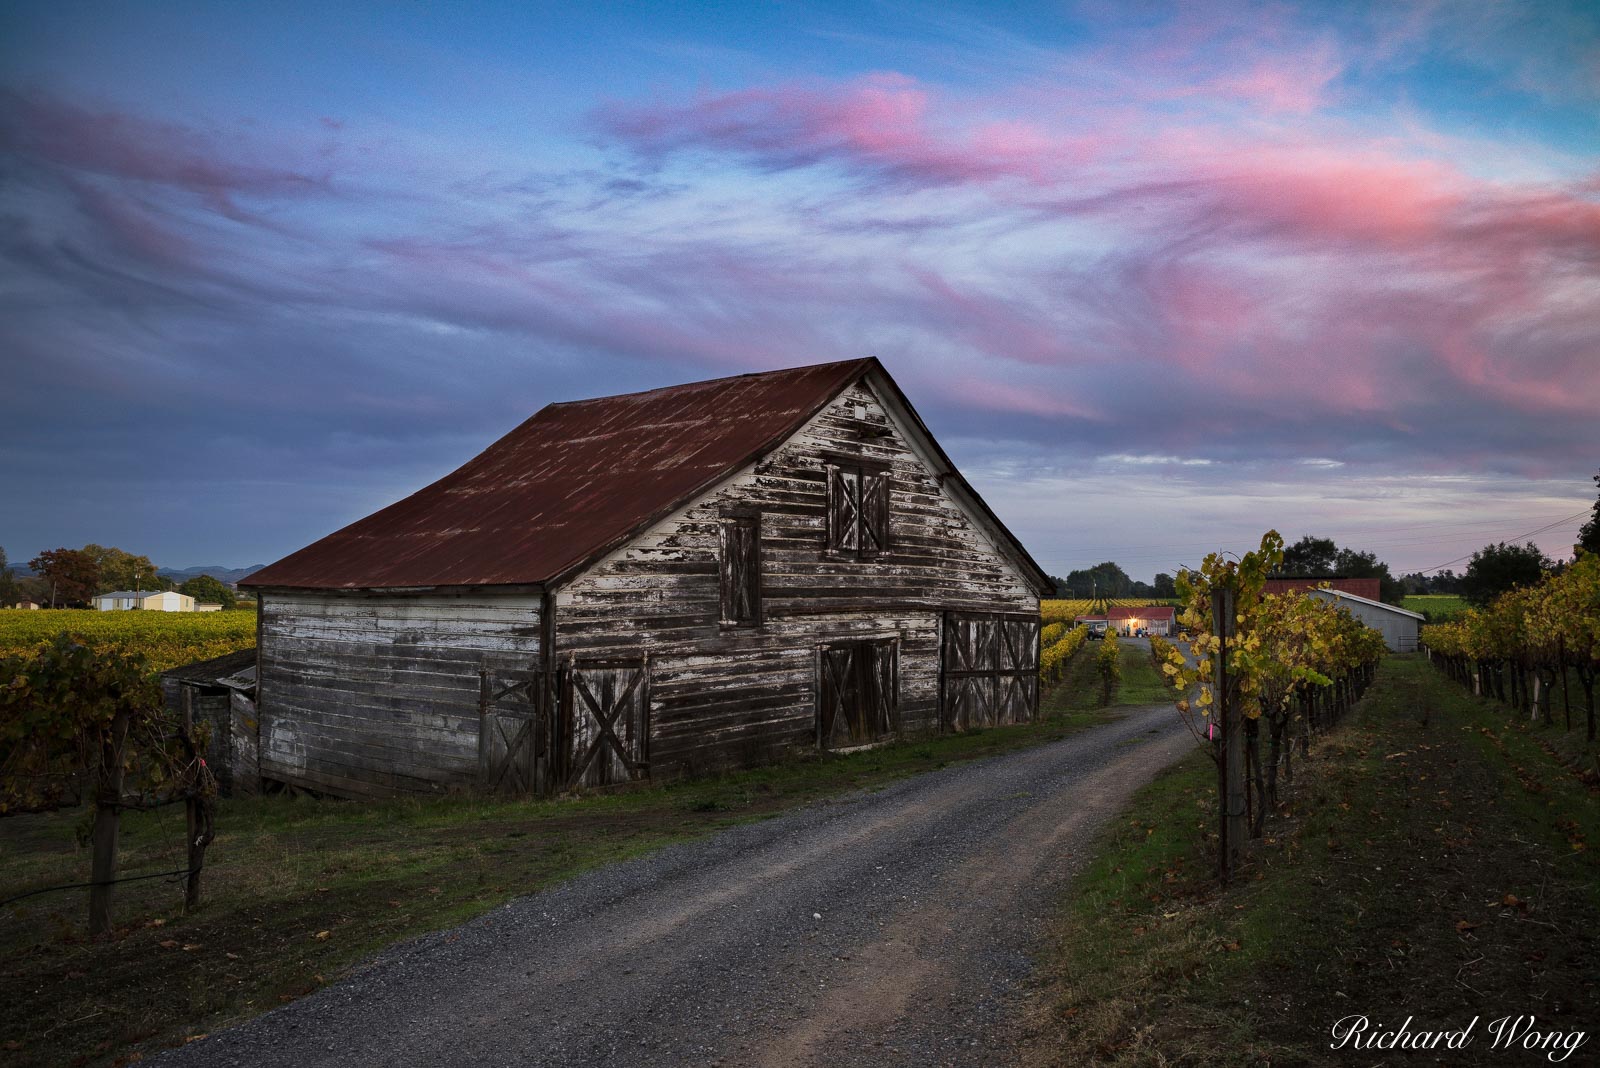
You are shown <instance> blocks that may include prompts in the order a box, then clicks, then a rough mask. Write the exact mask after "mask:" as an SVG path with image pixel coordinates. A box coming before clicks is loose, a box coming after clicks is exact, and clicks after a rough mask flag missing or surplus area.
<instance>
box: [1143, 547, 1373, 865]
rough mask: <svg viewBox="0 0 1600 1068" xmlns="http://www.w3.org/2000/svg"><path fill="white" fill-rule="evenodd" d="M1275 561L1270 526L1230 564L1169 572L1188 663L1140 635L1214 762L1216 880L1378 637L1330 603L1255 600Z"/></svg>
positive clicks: (1213, 559) (1351, 690)
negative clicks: (1187, 642)
mask: <svg viewBox="0 0 1600 1068" xmlns="http://www.w3.org/2000/svg"><path fill="white" fill-rule="evenodd" d="M1282 563H1283V539H1282V537H1280V536H1279V534H1278V532H1277V531H1268V532H1267V533H1266V534H1265V535H1264V536H1263V537H1262V539H1261V547H1260V548H1259V549H1258V550H1257V551H1255V552H1249V553H1245V554H1244V555H1243V556H1242V557H1239V558H1237V559H1232V560H1230V559H1227V558H1225V557H1223V556H1222V555H1220V554H1217V553H1212V554H1211V555H1210V556H1207V557H1206V559H1205V562H1204V564H1203V565H1202V566H1201V568H1200V569H1199V570H1198V571H1188V570H1185V571H1182V572H1180V573H1179V575H1178V591H1179V593H1180V594H1181V595H1182V599H1183V607H1182V610H1181V613H1180V617H1179V622H1180V623H1181V624H1182V626H1183V629H1184V631H1185V633H1187V634H1190V635H1193V643H1192V660H1191V658H1190V657H1188V656H1185V655H1184V653H1183V652H1182V651H1181V650H1180V649H1178V648H1176V647H1175V646H1173V645H1171V644H1170V643H1168V642H1165V641H1161V640H1160V639H1159V638H1153V639H1151V648H1152V650H1154V651H1155V653H1156V655H1157V656H1159V657H1161V658H1163V661H1164V662H1163V663H1162V664H1161V670H1162V672H1163V673H1164V674H1165V675H1166V676H1167V677H1168V679H1169V680H1170V682H1171V684H1172V686H1173V688H1174V689H1175V690H1176V691H1177V694H1178V697H1179V699H1178V702H1177V704H1178V710H1179V711H1180V712H1181V713H1183V714H1184V716H1185V717H1186V718H1188V719H1189V721H1190V724H1191V726H1192V727H1194V729H1195V733H1196V735H1197V736H1200V737H1204V738H1205V739H1206V740H1207V741H1209V742H1210V743H1211V749H1212V755H1213V756H1214V757H1215V758H1216V760H1217V762H1218V767H1219V771H1220V772H1221V774H1220V777H1219V798H1218V808H1219V814H1220V816H1221V821H1222V831H1221V841H1222V855H1221V863H1222V874H1223V876H1224V878H1226V877H1227V876H1228V875H1229V874H1230V872H1231V871H1232V870H1233V869H1234V868H1235V867H1236V866H1237V864H1238V861H1239V859H1240V856H1241V855H1242V851H1243V846H1244V838H1245V835H1246V833H1248V835H1249V836H1250V837H1252V838H1257V837H1260V836H1261V834H1262V827H1263V824H1264V821H1265V819H1266V816H1267V813H1269V812H1271V811H1274V810H1275V809H1276V808H1277V806H1278V803H1279V790H1280V785H1281V784H1282V783H1286V782H1288V781H1289V780H1290V779H1291V777H1292V774H1293V764H1292V760H1293V756H1294V752H1295V750H1296V749H1297V748H1298V749H1299V750H1300V751H1301V752H1302V753H1304V752H1306V751H1307V750H1308V749H1309V748H1310V735H1311V731H1312V730H1314V729H1317V728H1321V727H1326V726H1329V725H1331V724H1332V723H1334V722H1336V721H1337V720H1338V719H1339V718H1340V717H1341V716H1342V715H1343V713H1344V712H1345V711H1347V710H1348V709H1349V707H1350V706H1351V705H1352V704H1353V703H1354V702H1355V700H1356V698H1357V697H1359V696H1360V694H1361V691H1362V690H1363V689H1364V688H1365V687H1366V686H1367V684H1368V683H1369V682H1370V681H1371V679H1372V677H1373V673H1374V668H1375V667H1376V665H1377V663H1378V661H1379V660H1381V659H1382V657H1383V655H1384V652H1385V647H1384V642H1383V636H1382V635H1381V634H1380V633H1379V632H1377V631H1376V630H1373V629H1372V628H1370V627H1368V626H1366V625H1365V624H1364V623H1362V622H1360V621H1359V620H1357V619H1355V618H1353V617H1352V616H1351V615H1350V613H1349V612H1347V611H1345V610H1344V609H1342V608H1339V607H1337V606H1335V605H1333V604H1331V603H1330V602H1327V601H1323V600H1321V599H1320V598H1316V597H1304V596H1300V595H1297V594H1286V595H1281V596H1274V595H1263V592H1262V591H1263V590H1264V589H1265V586H1266V578H1267V575H1269V574H1271V573H1272V572H1273V571H1275V570H1276V569H1277V568H1278V567H1279V566H1281V564H1282ZM1200 723H1203V724H1204V729H1203V730H1202V729H1201V728H1200V727H1199V724H1200ZM1263 723H1265V724H1266V726H1267V731H1266V734H1267V738H1268V745H1269V752H1268V754H1267V756H1266V759H1265V760H1263V757H1262V753H1261V735H1262V730H1261V726H1262V724H1263Z"/></svg>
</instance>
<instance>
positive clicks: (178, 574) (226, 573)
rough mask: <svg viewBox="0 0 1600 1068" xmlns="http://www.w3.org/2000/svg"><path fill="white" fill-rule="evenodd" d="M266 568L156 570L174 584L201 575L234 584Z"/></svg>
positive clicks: (258, 566)
mask: <svg viewBox="0 0 1600 1068" xmlns="http://www.w3.org/2000/svg"><path fill="white" fill-rule="evenodd" d="M266 566H267V565H266V564H251V565H250V566H249V567H223V566H222V565H221V564H213V565H208V566H206V567H185V568H176V567H159V568H157V569H156V573H157V574H158V575H163V576H165V577H167V578H169V579H171V580H172V581H173V582H187V581H189V580H190V579H192V578H198V577H199V576H201V575H210V576H211V577H212V578H214V579H218V580H219V581H222V582H229V583H233V582H238V581H239V580H240V579H242V578H245V577H246V576H249V575H254V574H255V573H256V572H257V571H260V570H261V569H262V568H264V567H266Z"/></svg>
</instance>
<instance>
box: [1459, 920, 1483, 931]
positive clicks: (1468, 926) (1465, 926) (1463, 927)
mask: <svg viewBox="0 0 1600 1068" xmlns="http://www.w3.org/2000/svg"><path fill="white" fill-rule="evenodd" d="M1477 929H1478V925H1477V924H1475V923H1468V922H1467V921H1466V920H1457V921H1456V930H1458V931H1461V932H1463V933H1465V932H1467V931H1475V930H1477Z"/></svg>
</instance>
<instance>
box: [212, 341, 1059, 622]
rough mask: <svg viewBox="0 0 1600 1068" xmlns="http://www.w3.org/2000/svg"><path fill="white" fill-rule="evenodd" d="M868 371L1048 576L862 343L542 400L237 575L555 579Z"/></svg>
mask: <svg viewBox="0 0 1600 1068" xmlns="http://www.w3.org/2000/svg"><path fill="white" fill-rule="evenodd" d="M869 374H870V375H871V376H872V381H873V382H874V383H875V384H877V385H879V386H880V387H882V388H883V389H886V390H887V391H888V394H889V395H890V396H891V397H892V398H893V400H894V401H895V402H896V403H898V404H899V405H900V406H901V408H903V410H904V414H905V417H906V418H908V419H909V421H910V424H911V426H910V428H909V429H911V430H912V432H913V433H915V434H917V435H919V436H920V437H921V438H922V440H923V441H924V443H925V445H926V446H927V448H928V450H929V451H930V452H931V454H932V455H933V457H934V459H935V463H936V466H937V467H938V468H939V469H938V470H936V471H935V474H936V475H938V476H939V477H940V479H941V481H942V482H943V484H944V485H945V486H946V487H947V488H950V489H952V490H954V491H955V492H956V493H957V494H958V495H959V497H960V498H961V499H963V500H964V501H965V503H966V505H967V506H968V507H969V508H970V509H972V510H973V511H974V512H976V513H977V515H978V517H979V518H980V519H981V520H982V521H983V522H985V523H986V524H987V525H988V526H989V527H990V529H991V530H993V531H994V532H995V534H996V535H997V536H998V537H999V539H1000V541H1001V542H1002V543H1003V545H1004V546H1005V547H1006V548H1007V549H1009V550H1010V553H1011V555H1012V556H1013V557H1014V558H1015V560H1016V561H1017V563H1018V564H1019V566H1021V568H1022V570H1023V572H1024V573H1025V574H1026V575H1027V577H1028V579H1029V582H1030V584H1031V585H1032V586H1033V587H1034V589H1035V590H1036V591H1047V590H1049V589H1051V588H1052V583H1051V582H1050V579H1049V578H1048V576H1046V575H1045V573H1044V571H1043V570H1042V569H1041V568H1040V567H1039V565H1038V564H1037V563H1035V562H1034V560H1033V558H1032V557H1030V556H1029V555H1028V552H1027V550H1026V549H1024V548H1023V547H1022V544H1021V543H1020V542H1018V541H1017V539H1016V536H1015V535H1013V534H1012V533H1011V531H1009V530H1008V529H1006V526H1005V524H1003V523H1001V522H1000V520H999V519H998V518H997V517H996V516H995V514H994V512H993V510H991V509H990V508H989V506H988V504H987V503H985V502H984V500H983V498H981V497H980V496H978V494H977V492H976V491H975V490H973V488H972V487H971V486H970V485H969V484H968V483H967V481H966V479H964V478H963V477H962V476H961V474H960V472H959V471H957V470H956V469H955V467H954V465H953V464H952V463H951V462H950V458H949V457H948V456H946V455H945V453H944V450H943V449H942V448H940V447H939V443H938V442H937V441H935V440H934V438H933V435H932V434H931V433H929V431H928V428H927V426H926V424H924V423H923V422H922V418H921V417H920V416H919V415H917V413H916V410H915V409H914V408H912V407H911V403H910V401H908V400H907V399H906V396H905V394H904V393H903V392H901V390H900V387H899V385H898V384H897V383H896V382H895V381H894V379H893V378H891V377H889V373H888V372H887V371H885V370H884V368H883V365H882V364H880V363H879V362H878V361H877V360H876V359H873V358H871V357H869V358H866V359H861V360H845V361H842V362H839V363H821V364H814V365H812V366H810V367H794V368H789V369H787V370H780V371H764V372H760V373H757V374H747V375H737V376H735V377H732V378H718V379H713V380H711V381H709V382H692V383H689V384H688V385H682V386H669V387H667V388H665V389H654V390H650V391H649V392H646V393H628V394H623V395H621V396H616V397H596V398H594V399H593V400H581V401H568V402H565V403H561V404H551V405H548V406H546V407H545V408H543V409H541V410H540V411H539V412H538V413H536V414H535V415H534V416H533V417H532V418H530V419H528V420H527V421H526V422H525V423H523V424H522V425H521V426H519V427H517V428H516V429H515V430H513V431H511V433H509V434H507V435H506V436H505V437H503V438H501V439H500V440H499V441H497V442H495V443H494V444H493V445H490V446H489V447H488V448H487V449H485V450H484V451H483V452H481V453H479V454H478V455H477V456H476V457H474V458H473V459H472V460H470V461H468V462H467V463H466V464H465V465H464V466H462V467H460V468H459V469H457V470H455V471H453V472H451V473H450V474H448V475H446V476H445V477H444V478H441V479H440V480H439V481H437V482H435V483H433V484H432V485H431V486H428V487H426V488H424V489H421V490H419V491H417V492H416V493H413V494H412V495H411V496H409V497H407V498H405V499H404V500H402V501H399V502H397V503H395V504H391V505H390V506H389V507H387V508H385V509H383V510H382V511H378V512H374V513H373V514H372V515H369V516H367V517H366V518H365V519H362V520H358V521H357V522H355V523H352V524H350V525H349V526H347V527H345V528H344V529H343V530H339V531H335V532H334V533H332V534H329V535H328V536H327V537H325V538H323V539H322V540H321V541H318V542H313V543H312V544H311V545H308V546H306V547H305V548H304V549H301V550H300V551H299V552H295V553H291V554H289V555H288V556H286V557H284V558H283V559H282V560H279V561H278V562H277V563H275V564H272V565H270V566H268V567H266V568H263V569H262V570H260V571H257V572H256V573H255V574H253V575H250V576H248V577H247V578H245V579H242V580H241V581H240V582H239V585H240V586H266V587H280V588H285V587H286V588H295V589H393V588H396V587H428V586H509V585H547V584H551V583H558V582H560V581H561V580H563V579H565V578H566V577H568V576H570V575H572V574H574V573H575V572H577V571H579V570H581V569H583V568H584V567H587V566H588V565H589V564H591V563H593V562H594V561H595V560H597V559H599V558H600V557H602V556H604V555H605V554H606V553H608V552H610V551H611V550H612V549H614V548H617V547H618V546H620V545H621V544H623V543H624V542H626V541H627V540H628V539H629V538H631V537H632V536H633V535H634V534H636V533H637V532H638V531H640V530H642V529H644V528H645V527H647V526H649V525H650V524H652V523H655V522H657V521H659V520H660V519H663V518H665V517H666V516H668V515H670V514H672V512H674V511H675V510H677V509H678V508H681V507H683V506H684V505H685V504H687V503H689V502H690V501H692V500H693V499H694V498H696V497H698V496H700V495H701V494H703V493H705V492H706V491H707V490H709V489H711V488H712V487H714V486H716V485H717V484H718V483H720V482H721V481H723V480H724V479H725V478H727V477H729V476H730V475H732V474H733V473H734V472H736V471H738V470H739V469H740V468H741V467H744V466H745V465H746V464H748V463H750V462H752V461H754V460H756V459H757V458H759V457H761V456H763V455H765V454H766V453H767V452H769V451H771V450H772V449H774V448H776V447H777V446H778V445H780V444H782V443H783V442H784V441H785V440H787V439H788V438H789V437H790V435H792V434H793V433H794V432H795V431H796V430H798V429H800V427H801V426H802V425H803V424H804V423H805V422H806V421H807V420H808V419H810V418H811V417H812V416H813V415H815V414H816V413H817V412H819V411H821V410H822V408H823V407H824V406H825V405H826V404H827V403H828V402H829V401H830V400H832V399H833V398H834V397H835V396H837V395H838V393H839V392H840V390H842V389H844V388H845V387H846V386H848V385H850V384H852V383H854V382H857V381H859V380H860V379H862V378H864V377H866V376H868V375H869Z"/></svg>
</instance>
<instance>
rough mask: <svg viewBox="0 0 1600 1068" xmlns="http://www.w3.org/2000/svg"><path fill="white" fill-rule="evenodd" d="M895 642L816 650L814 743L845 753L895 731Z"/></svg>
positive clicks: (836, 645) (897, 717)
mask: <svg viewBox="0 0 1600 1068" xmlns="http://www.w3.org/2000/svg"><path fill="white" fill-rule="evenodd" d="M896 653H897V644H896V642H895V640H894V639H892V638H890V639H884V640H870V641H851V642H837V643H834V644H832V645H825V646H823V647H822V648H821V649H820V650H818V658H817V744H818V745H819V746H821V747H822V748H823V749H848V748H850V747H851V746H857V745H868V744H870V743H872V742H875V741H878V740H879V739H882V738H888V737H892V736H893V735H894V734H896V733H897V732H898V731H899V729H900V708H899V700H898V689H899V675H898V673H899V663H898V659H897V655H896Z"/></svg>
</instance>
